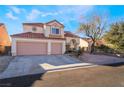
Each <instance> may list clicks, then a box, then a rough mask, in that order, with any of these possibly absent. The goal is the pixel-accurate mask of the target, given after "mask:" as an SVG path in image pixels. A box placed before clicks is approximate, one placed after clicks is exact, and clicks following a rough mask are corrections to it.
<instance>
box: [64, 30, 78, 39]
mask: <svg viewBox="0 0 124 93" xmlns="http://www.w3.org/2000/svg"><path fill="white" fill-rule="evenodd" d="M65 37H77V38H80V37H79V36H78V35H75V34H73V33H71V32H69V31H65Z"/></svg>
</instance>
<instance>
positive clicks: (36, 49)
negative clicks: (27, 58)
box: [17, 42, 47, 55]
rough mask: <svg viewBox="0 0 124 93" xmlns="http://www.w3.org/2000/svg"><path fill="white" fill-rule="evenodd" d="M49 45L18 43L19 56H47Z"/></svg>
mask: <svg viewBox="0 0 124 93" xmlns="http://www.w3.org/2000/svg"><path fill="white" fill-rule="evenodd" d="M46 54H47V43H42V42H17V55H46Z"/></svg>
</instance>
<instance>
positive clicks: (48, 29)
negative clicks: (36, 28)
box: [44, 22, 64, 38]
mask: <svg viewBox="0 0 124 93" xmlns="http://www.w3.org/2000/svg"><path fill="white" fill-rule="evenodd" d="M53 27H56V28H58V29H59V30H60V34H59V36H60V37H62V38H64V27H63V26H62V25H60V24H59V23H57V22H52V23H49V24H47V25H46V24H45V25H44V33H45V36H46V37H49V35H51V34H52V33H51V30H52V28H53ZM55 36H57V35H55Z"/></svg>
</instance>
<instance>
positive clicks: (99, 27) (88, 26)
mask: <svg viewBox="0 0 124 93" xmlns="http://www.w3.org/2000/svg"><path fill="white" fill-rule="evenodd" d="M105 18H106V17H105V16H104V17H101V16H98V15H95V16H91V17H90V19H89V20H86V21H84V22H81V23H80V26H79V29H78V32H80V33H85V35H86V36H87V37H89V38H91V40H92V45H91V51H90V53H93V52H94V48H95V43H96V40H98V39H100V38H101V36H102V35H103V32H104V31H105V25H106V19H105Z"/></svg>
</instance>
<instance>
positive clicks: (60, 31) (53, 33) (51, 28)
mask: <svg viewBox="0 0 124 93" xmlns="http://www.w3.org/2000/svg"><path fill="white" fill-rule="evenodd" d="M53 28H55V29H59V34H55V33H53V32H52V29H53ZM51 34H52V35H60V34H61V31H60V28H58V27H51Z"/></svg>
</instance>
